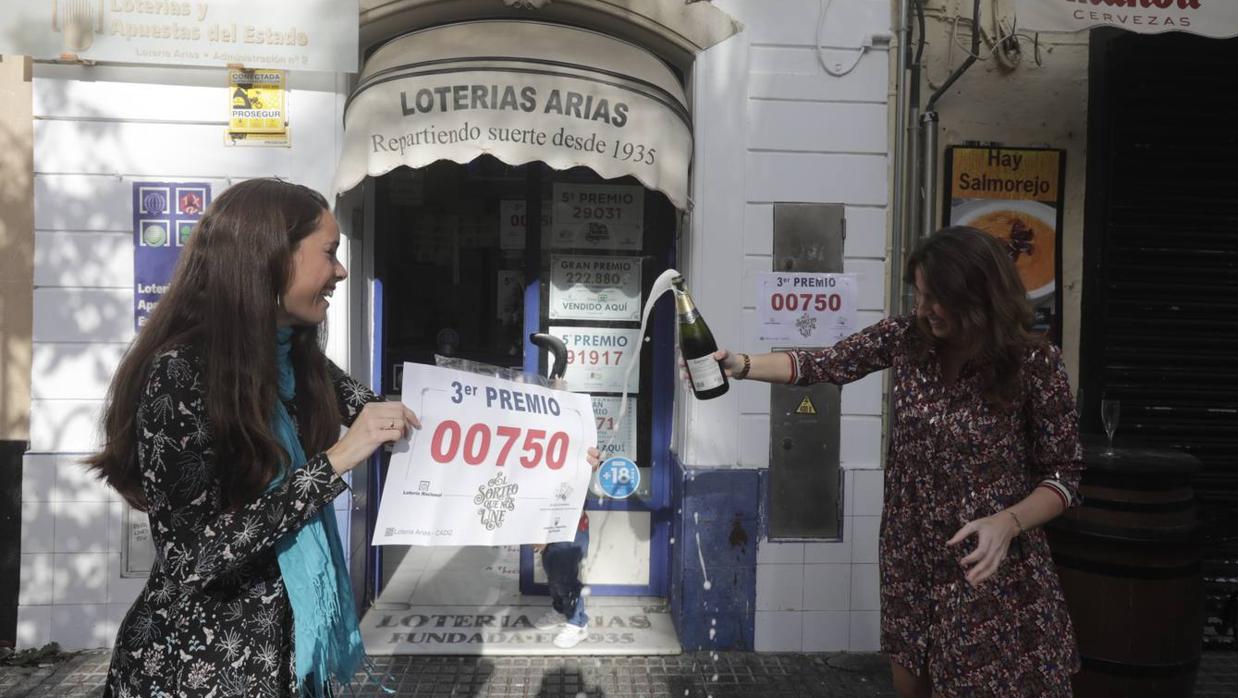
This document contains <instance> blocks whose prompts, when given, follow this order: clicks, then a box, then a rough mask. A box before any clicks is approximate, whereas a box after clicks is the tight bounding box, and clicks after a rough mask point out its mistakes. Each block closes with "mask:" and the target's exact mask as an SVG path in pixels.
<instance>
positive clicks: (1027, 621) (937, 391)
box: [716, 227, 1083, 698]
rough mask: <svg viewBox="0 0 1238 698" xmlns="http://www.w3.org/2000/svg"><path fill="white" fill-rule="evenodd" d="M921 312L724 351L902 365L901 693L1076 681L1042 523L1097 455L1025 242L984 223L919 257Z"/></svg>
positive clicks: (756, 375) (784, 367) (891, 553)
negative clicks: (825, 345) (1080, 420)
mask: <svg viewBox="0 0 1238 698" xmlns="http://www.w3.org/2000/svg"><path fill="white" fill-rule="evenodd" d="M906 280H907V281H908V282H909V283H913V284H914V285H915V289H916V310H915V315H914V317H901V318H887V319H885V320H882V321H880V322H878V323H876V324H875V325H872V326H871V327H868V328H866V329H864V330H862V331H860V332H858V333H856V334H854V335H852V336H850V337H847V338H846V339H843V340H842V341H840V342H838V343H837V344H835V345H834V346H833V347H831V348H829V349H826V350H824V351H820V352H816V353H810V352H789V353H773V354H762V355H757V356H749V355H746V354H732V353H730V352H728V351H725V350H723V351H719V352H718V353H717V355H716V357H717V358H718V360H719V361H721V362H722V363H723V366H724V368H725V369H726V370H727V372H728V375H731V376H733V377H735V378H741V379H742V378H748V379H753V380H762V381H767V382H771V383H779V382H782V383H797V384H801V385H804V384H808V383H817V382H821V381H827V382H831V383H836V384H839V385H841V384H845V383H850V382H852V381H854V380H858V379H860V378H863V377H864V376H866V375H868V374H870V373H872V372H874V371H879V370H881V369H884V368H890V369H892V370H893V371H894V373H893V375H892V376H891V384H892V386H893V401H894V404H893V407H894V409H893V421H892V423H891V429H892V435H893V438H892V439H891V441H890V453H889V455H888V458H887V461H886V466H885V470H886V474H885V504H884V510H883V514H882V520H881V552H880V562H881V609H882V614H881V645H882V650H883V651H884V652H886V653H887V654H888V655H889V657H890V663H891V668H892V670H893V673H894V685H895V688H896V690H897V691H898V694H899V696H902V697H904V698H908V697H911V696H923V697H925V698H927V697H928V696H930V695H932V696H1029V697H1031V696H1036V697H1038V698H1039V697H1041V696H1069V695H1070V694H1071V689H1070V675H1071V674H1072V673H1074V672H1075V671H1077V670H1078V668H1079V658H1078V654H1077V651H1076V647H1075V638H1074V631H1073V628H1072V627H1071V623H1070V618H1069V616H1068V615H1067V610H1066V604H1065V601H1064V599H1063V597H1062V591H1061V587H1060V585H1059V583H1058V578H1057V573H1056V572H1055V571H1054V568H1053V563H1052V560H1051V558H1050V554H1049V547H1048V545H1047V543H1046V542H1045V536H1044V533H1043V532H1042V531H1041V530H1040V527H1041V526H1042V525H1043V524H1044V523H1046V522H1047V521H1049V520H1051V519H1053V518H1054V517H1056V516H1058V515H1059V514H1061V513H1062V512H1063V511H1064V510H1065V509H1066V508H1067V507H1068V506H1070V505H1072V504H1073V503H1075V502H1076V488H1077V486H1078V483H1079V476H1080V474H1081V472H1082V470H1083V462H1082V458H1081V450H1080V447H1079V438H1078V430H1077V428H1076V421H1075V407H1074V401H1073V400H1072V397H1071V391H1070V386H1069V383H1068V382H1067V377H1066V371H1065V368H1064V367H1063V364H1062V359H1061V356H1060V352H1059V351H1058V349H1057V348H1056V347H1054V346H1052V345H1051V344H1049V343H1048V342H1046V341H1044V340H1043V339H1042V338H1040V337H1039V336H1036V335H1034V334H1032V333H1030V331H1029V326H1030V324H1031V320H1032V313H1031V309H1030V307H1029V305H1028V303H1027V301H1026V295H1025V292H1024V289H1023V285H1022V283H1021V282H1020V281H1019V277H1018V273H1017V271H1016V270H1015V266H1014V264H1013V263H1012V261H1011V259H1010V257H1009V256H1008V253H1007V251H1006V250H1005V249H1004V248H1003V247H1002V246H1001V245H1000V244H999V243H998V242H997V241H996V240H995V239H993V238H992V237H990V236H988V235H986V234H985V233H982V232H980V231H978V230H975V229H972V228H962V227H955V228H947V229H945V230H941V231H938V232H937V233H935V234H934V235H932V236H930V237H929V238H927V239H926V240H924V241H923V242H922V243H921V244H920V245H919V246H918V247H917V248H916V249H915V251H914V252H913V253H912V255H911V257H910V259H908V262H907V269H906Z"/></svg>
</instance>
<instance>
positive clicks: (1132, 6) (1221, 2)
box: [1015, 0, 1238, 38]
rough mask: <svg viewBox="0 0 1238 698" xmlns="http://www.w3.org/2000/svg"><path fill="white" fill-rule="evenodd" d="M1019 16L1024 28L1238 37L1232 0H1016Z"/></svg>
mask: <svg viewBox="0 0 1238 698" xmlns="http://www.w3.org/2000/svg"><path fill="white" fill-rule="evenodd" d="M1015 16H1016V18H1017V19H1018V28H1019V29H1020V30H1022V31H1025V32H1027V31H1032V32H1038V31H1039V32H1075V31H1080V30H1083V29H1089V28H1091V27H1115V28H1117V29H1127V30H1129V31H1133V32H1138V33H1140V34H1157V33H1160V32H1166V31H1183V32H1189V33H1192V34H1200V35H1202V36H1210V37H1213V38H1224V37H1229V36H1235V35H1238V2H1234V1H1233V0H1016V3H1015Z"/></svg>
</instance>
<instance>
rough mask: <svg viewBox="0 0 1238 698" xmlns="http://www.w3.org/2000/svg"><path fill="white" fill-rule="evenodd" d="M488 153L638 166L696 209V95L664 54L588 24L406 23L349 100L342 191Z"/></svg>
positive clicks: (559, 162) (558, 162)
mask: <svg viewBox="0 0 1238 698" xmlns="http://www.w3.org/2000/svg"><path fill="white" fill-rule="evenodd" d="M484 154H489V155H493V156H494V157H496V158H498V159H500V160H502V161H504V162H506V163H509V164H513V165H518V164H523V163H526V162H531V161H534V160H541V161H543V162H545V163H547V164H548V165H550V166H551V167H553V168H555V169H560V170H563V169H568V168H571V167H577V166H586V167H589V168H591V169H593V170H594V171H595V172H597V173H598V174H599V175H601V176H603V177H606V178H608V179H609V178H614V177H622V176H625V175H631V176H633V177H635V178H636V179H638V180H639V181H640V182H642V183H643V184H644V185H645V186H647V187H649V188H650V189H656V190H658V191H661V192H663V193H665V194H666V196H667V197H668V198H669V199H670V200H671V202H672V203H674V204H675V206H677V207H680V208H686V207H687V199H688V163H689V162H690V160H691V156H692V131H691V119H690V117H689V113H688V108H687V99H686V98H685V96H684V92H683V88H682V86H681V85H680V83H679V80H678V79H677V78H676V76H675V74H674V73H673V72H672V71H671V70H670V68H668V67H667V66H666V64H664V63H663V62H662V61H660V60H659V59H658V58H657V57H656V56H654V55H653V54H651V53H649V52H648V51H646V50H644V49H642V48H640V47H638V46H635V45H632V44H629V43H626V42H623V41H620V40H618V39H614V38H612V37H609V36H606V35H603V34H598V33H596V32H592V31H589V30H585V29H579V28H575V27H568V26H562V25H554V24H544V23H539V22H528V21H500V20H494V21H476V22H465V23H460V24H452V25H447V26H442V27H435V28H432V29H426V30H422V31H418V32H414V33H412V34H406V35H404V36H401V37H399V38H397V39H394V40H392V41H391V42H389V43H387V44H385V45H384V46H382V47H381V48H379V49H378V50H377V51H375V52H374V54H373V55H372V56H371V57H370V59H369V60H368V61H367V62H366V64H365V68H364V70H363V71H362V73H361V79H360V82H359V84H358V86H357V89H356V91H354V93H353V95H352V97H351V98H350V99H349V102H348V105H347V107H346V108H345V112H344V148H343V152H342V155H341V157H340V163H339V168H338V170H337V171H336V177H335V191H336V192H337V193H338V192H342V191H347V190H348V189H351V188H352V187H354V186H356V185H357V184H358V183H359V182H360V181H361V180H362V179H364V178H365V177H366V176H367V175H369V176H378V175H381V174H384V173H386V172H389V171H390V170H392V169H394V168H396V167H398V166H400V165H407V166H409V167H421V166H424V165H428V164H430V163H432V162H434V161H436V160H452V161H455V162H461V163H464V162H469V161H471V160H473V159H474V158H476V157H478V156H479V155H484Z"/></svg>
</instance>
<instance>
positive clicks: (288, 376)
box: [271, 327, 365, 698]
mask: <svg viewBox="0 0 1238 698" xmlns="http://www.w3.org/2000/svg"><path fill="white" fill-rule="evenodd" d="M275 338H276V362H277V363H276V365H277V366H278V370H279V397H280V399H279V401H277V402H276V404H275V415H274V417H273V418H272V420H271V429H272V431H274V432H275V436H276V438H278V439H279V442H280V444H281V445H282V446H283V447H284V450H285V451H286V452H287V453H288V455H289V457H290V458H291V460H292V462H291V464H290V465H291V467H290V468H289V469H288V470H287V471H286V472H292V471H293V470H296V469H297V468H301V467H303V466H304V465H305V461H306V457H305V449H304V448H302V447H301V440H300V439H299V438H298V437H297V430H296V427H295V426H294V425H293V423H292V417H291V415H289V414H288V409H287V408H285V407H284V401H288V400H291V399H292V397H293V395H295V394H296V387H297V382H296V377H295V376H294V375H293V372H292V359H291V358H290V357H289V355H288V353H289V351H290V350H291V349H292V328H288V327H283V328H280V329H279V330H278V332H277V333H276V335H275ZM284 477H285V473H284V472H281V473H280V474H279V475H278V476H276V478H275V481H274V482H272V484H271V486H272V487H275V486H276V485H278V484H279V483H280V482H282V481H283V479H284ZM275 549H276V553H277V555H278V559H279V571H280V574H282V575H283V577H284V586H285V587H286V588H287V589H288V601H289V603H290V604H291V605H292V623H293V631H294V632H295V638H296V652H297V662H296V664H297V684H298V685H300V686H304V687H305V689H307V690H308V692H309V693H310V695H313V696H315V697H316V698H318V697H320V696H323V695H324V693H323V689H324V687H326V686H329V684H330V683H332V682H337V683H338V684H340V685H347V684H348V683H349V682H350V681H351V680H352V677H353V674H354V673H355V672H356V671H357V669H358V668H359V667H360V666H361V665H362V663H363V662H364V660H365V647H363V646H362V644H361V631H360V629H359V628H358V627H357V614H356V611H355V610H354V608H353V595H352V584H351V583H350V582H349V577H348V568H347V567H345V566H344V551H343V548H342V547H341V546H340V534H339V530H338V528H337V526H336V523H335V508H334V506H333V505H331V504H328V505H327V506H326V507H324V508H323V509H322V510H321V511H319V512H318V514H316V515H315V516H314V517H313V518H312V519H310V520H309V522H308V523H306V524H305V525H304V526H302V527H301V528H299V529H297V530H296V531H294V532H292V533H290V534H288V535H286V536H284V537H283V538H281V539H280V540H279V542H277V543H276V544H275Z"/></svg>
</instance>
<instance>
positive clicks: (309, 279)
mask: <svg viewBox="0 0 1238 698" xmlns="http://www.w3.org/2000/svg"><path fill="white" fill-rule="evenodd" d="M339 246H340V227H339V225H337V224H336V222H335V216H333V215H331V212H330V211H323V212H322V216H321V217H319V219H318V227H316V228H315V229H314V232H312V233H310V234H309V235H307V236H306V237H304V238H302V239H301V241H300V242H299V243H297V246H296V248H295V249H294V250H293V252H292V279H291V280H290V281H289V283H288V287H287V288H286V289H285V290H284V293H283V296H282V297H281V298H280V317H279V324H280V326H281V327H282V326H288V325H317V324H320V323H321V322H322V321H323V320H326V319H327V307H328V306H329V305H330V300H329V299H330V298H331V294H332V293H334V292H335V285H336V284H337V283H339V282H340V281H343V280H344V279H346V278H348V270H347V269H345V268H344V265H343V264H340V260H339V259H338V258H336V251H337V250H338V249H339Z"/></svg>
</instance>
